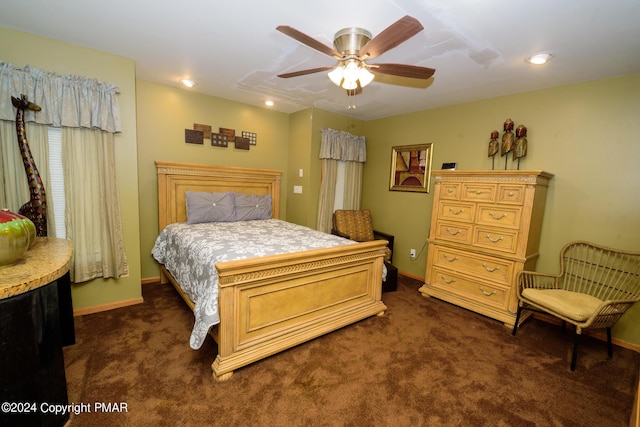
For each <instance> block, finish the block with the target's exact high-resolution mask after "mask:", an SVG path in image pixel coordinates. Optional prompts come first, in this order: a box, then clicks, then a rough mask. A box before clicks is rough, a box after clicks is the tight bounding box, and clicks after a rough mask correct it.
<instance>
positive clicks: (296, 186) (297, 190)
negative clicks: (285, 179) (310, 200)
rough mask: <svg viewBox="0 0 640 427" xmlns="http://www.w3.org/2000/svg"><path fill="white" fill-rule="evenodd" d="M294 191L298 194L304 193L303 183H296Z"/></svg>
mask: <svg viewBox="0 0 640 427" xmlns="http://www.w3.org/2000/svg"><path fill="white" fill-rule="evenodd" d="M293 192H294V193H296V194H302V185H294V186H293Z"/></svg>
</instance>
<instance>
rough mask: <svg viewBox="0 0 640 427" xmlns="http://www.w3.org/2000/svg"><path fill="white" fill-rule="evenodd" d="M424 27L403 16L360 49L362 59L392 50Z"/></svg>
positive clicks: (416, 21)
mask: <svg viewBox="0 0 640 427" xmlns="http://www.w3.org/2000/svg"><path fill="white" fill-rule="evenodd" d="M423 29H424V27H423V26H422V24H421V23H420V21H418V20H417V19H416V18H412V17H411V16H408V15H407V16H405V17H404V18H401V19H399V20H397V21H396V22H394V23H393V24H391V25H390V26H388V27H387V28H386V29H385V30H384V31H382V32H381V33H380V34H378V35H377V36H375V37H374V38H372V39H371V40H369V43H367V44H366V45H364V46H363V47H362V49H360V57H361V58H362V59H371V58H375V57H378V56H380V55H382V54H383V53H385V52H386V51H388V50H390V49H393V48H394V47H396V46H398V45H399V44H400V43H402V42H405V41H407V40H409V39H410V38H411V37H413V36H415V35H416V34H418V33H419V32H420V31H422V30H423Z"/></svg>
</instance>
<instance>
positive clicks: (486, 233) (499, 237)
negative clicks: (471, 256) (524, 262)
mask: <svg viewBox="0 0 640 427" xmlns="http://www.w3.org/2000/svg"><path fill="white" fill-rule="evenodd" d="M472 244H473V245H474V246H479V247H483V248H489V249H493V250H496V251H501V252H508V253H511V254H513V253H515V252H516V249H517V244H518V232H517V231H515V230H506V229H501V228H488V227H486V228H485V227H476V229H475V231H474V233H473V243H472Z"/></svg>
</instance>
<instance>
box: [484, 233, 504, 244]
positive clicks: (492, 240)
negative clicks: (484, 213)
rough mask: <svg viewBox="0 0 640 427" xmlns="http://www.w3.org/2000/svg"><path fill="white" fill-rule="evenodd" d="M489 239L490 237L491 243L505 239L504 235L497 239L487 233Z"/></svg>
mask: <svg viewBox="0 0 640 427" xmlns="http://www.w3.org/2000/svg"><path fill="white" fill-rule="evenodd" d="M487 239H489V241H490V242H491V243H498V242H499V241H500V240H504V237H502V236H500V237H498V238H497V239H492V238H491V236H489V235H488V234H487Z"/></svg>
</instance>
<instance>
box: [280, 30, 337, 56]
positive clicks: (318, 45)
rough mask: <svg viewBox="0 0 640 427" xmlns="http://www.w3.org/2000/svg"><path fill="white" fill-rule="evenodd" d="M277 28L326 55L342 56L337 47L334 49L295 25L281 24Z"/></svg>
mask: <svg viewBox="0 0 640 427" xmlns="http://www.w3.org/2000/svg"><path fill="white" fill-rule="evenodd" d="M276 30H278V31H280V32H281V33H282V34H286V35H287V36H289V37H291V38H293V39H295V40H297V41H299V42H300V43H302V44H304V45H307V46H309V47H310V48H312V49H315V50H317V51H318V52H322V53H324V54H325V55H329V56H333V57H335V58H341V57H342V56H341V55H340V54H339V53H338V52H336V50H335V49H333V48H332V47H330V46H327V45H326V44H324V43H322V42H320V41H318V40H316V39H314V38H313V37H310V36H308V35H306V34H305V33H303V32H301V31H298V30H296V29H295V28H293V27H290V26H288V25H280V26H278V27H276Z"/></svg>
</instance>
